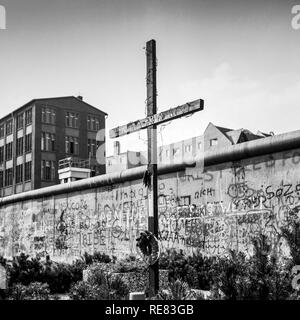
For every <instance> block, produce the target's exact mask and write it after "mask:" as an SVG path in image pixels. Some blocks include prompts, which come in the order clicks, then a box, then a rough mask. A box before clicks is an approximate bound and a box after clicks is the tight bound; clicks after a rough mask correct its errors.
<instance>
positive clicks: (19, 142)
mask: <svg viewBox="0 0 300 320" xmlns="http://www.w3.org/2000/svg"><path fill="white" fill-rule="evenodd" d="M23 146H24V139H23V137H21V138H19V139H17V157H18V156H21V155H22V154H23Z"/></svg>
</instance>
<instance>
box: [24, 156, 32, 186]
mask: <svg viewBox="0 0 300 320" xmlns="http://www.w3.org/2000/svg"><path fill="white" fill-rule="evenodd" d="M29 180H31V161H29V162H26V163H25V181H29Z"/></svg>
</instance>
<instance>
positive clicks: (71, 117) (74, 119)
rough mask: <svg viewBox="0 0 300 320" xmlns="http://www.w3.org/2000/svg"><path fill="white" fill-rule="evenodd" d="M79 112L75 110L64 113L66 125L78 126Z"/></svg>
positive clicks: (70, 126)
mask: <svg viewBox="0 0 300 320" xmlns="http://www.w3.org/2000/svg"><path fill="white" fill-rule="evenodd" d="M78 119H79V114H78V113H75V112H67V113H66V127H69V128H78Z"/></svg>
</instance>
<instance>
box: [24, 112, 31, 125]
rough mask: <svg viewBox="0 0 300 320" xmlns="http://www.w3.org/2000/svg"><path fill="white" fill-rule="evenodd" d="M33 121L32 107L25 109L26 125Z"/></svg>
mask: <svg viewBox="0 0 300 320" xmlns="http://www.w3.org/2000/svg"><path fill="white" fill-rule="evenodd" d="M31 123H32V109H29V110H27V111H25V125H26V126H27V125H29V124H31Z"/></svg>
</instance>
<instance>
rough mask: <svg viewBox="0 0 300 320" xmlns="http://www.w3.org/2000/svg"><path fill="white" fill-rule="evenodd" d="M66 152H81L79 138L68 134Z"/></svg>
mask: <svg viewBox="0 0 300 320" xmlns="http://www.w3.org/2000/svg"><path fill="white" fill-rule="evenodd" d="M65 147H66V153H70V154H77V155H78V154H79V141H78V138H75V137H70V136H66V138H65Z"/></svg>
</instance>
